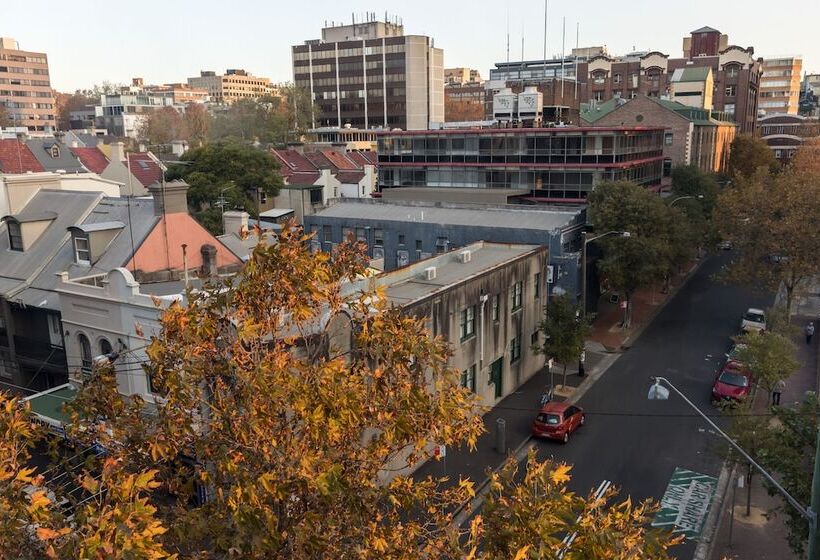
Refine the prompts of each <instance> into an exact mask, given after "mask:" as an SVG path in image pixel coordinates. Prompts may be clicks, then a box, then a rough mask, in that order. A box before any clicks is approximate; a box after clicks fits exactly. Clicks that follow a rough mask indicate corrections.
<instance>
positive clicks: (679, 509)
mask: <svg viewBox="0 0 820 560" xmlns="http://www.w3.org/2000/svg"><path fill="white" fill-rule="evenodd" d="M716 486H717V478H715V477H714V476H709V475H705V474H701V473H698V472H695V471H690V470H687V469H682V468H680V467H677V468H676V469H675V472H673V473H672V478H671V479H670V480H669V484H668V485H667V487H666V492H664V494H663V498H661V508H660V510H658V513H657V514H655V519H654V520H653V521H652V526H653V527H673V530H672V531H673V532H674V533H683V534H684V535H685V536H686V537H687V538H689V539H692V538H694V537H697V536H699V535H700V533H701V531H702V530H703V523H704V521H705V520H706V516H707V515H708V514H709V508H710V506H711V503H712V497H713V496H714V494H715V489H716Z"/></svg>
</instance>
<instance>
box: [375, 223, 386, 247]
mask: <svg viewBox="0 0 820 560" xmlns="http://www.w3.org/2000/svg"><path fill="white" fill-rule="evenodd" d="M373 246H375V247H384V230H383V229H381V228H374V229H373Z"/></svg>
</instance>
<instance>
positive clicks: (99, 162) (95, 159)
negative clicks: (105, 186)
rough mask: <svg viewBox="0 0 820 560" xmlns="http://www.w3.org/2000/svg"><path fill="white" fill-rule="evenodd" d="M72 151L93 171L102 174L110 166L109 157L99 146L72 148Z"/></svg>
mask: <svg viewBox="0 0 820 560" xmlns="http://www.w3.org/2000/svg"><path fill="white" fill-rule="evenodd" d="M71 153H72V154H74V155H75V156H77V158H78V159H79V160H80V163H82V164H83V165H84V166H85V168H86V169H88V170H89V171H91V172H92V173H97V174H100V173H102V172H103V171H105V168H106V167H108V158H107V157H105V154H104V153H102V152H101V151H100V150H98V149H97V148H71Z"/></svg>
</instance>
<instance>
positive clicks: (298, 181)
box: [286, 171, 319, 185]
mask: <svg viewBox="0 0 820 560" xmlns="http://www.w3.org/2000/svg"><path fill="white" fill-rule="evenodd" d="M318 180H319V173H318V172H316V171H314V172H312V173H310V172H304V171H300V172H298V173H291V174H290V175H289V176H287V178H286V183H287V184H288V185H312V184H314V183H315V182H316V181H318Z"/></svg>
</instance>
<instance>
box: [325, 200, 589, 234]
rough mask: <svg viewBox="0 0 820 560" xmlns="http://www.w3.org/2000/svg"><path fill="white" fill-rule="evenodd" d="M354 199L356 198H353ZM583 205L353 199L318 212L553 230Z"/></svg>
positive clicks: (346, 216) (568, 221)
mask: <svg viewBox="0 0 820 560" xmlns="http://www.w3.org/2000/svg"><path fill="white" fill-rule="evenodd" d="M354 200H355V201H354ZM583 211H584V208H583V206H580V205H579V206H570V207H561V208H558V207H553V208H543V207H535V206H523V205H512V204H508V205H499V206H494V207H493V206H490V207H487V206H484V205H479V204H448V203H430V204H429V205H426V204H418V203H403V202H398V201H395V202H394V201H390V202H383V201H379V200H368V199H351V200H342V199H339V200H338V201H337V202H334V203H332V204H331V205H330V206H329V207H328V208H325V209H324V210H322V211H320V212H317V213H316V214H315V216H317V217H321V218H341V219H349V220H378V221H383V222H418V223H429V224H437V225H442V226H445V225H450V226H482V227H500V228H516V229H537V230H544V231H553V230H557V229H560V228H563V227H565V226H567V225H569V224H571V223H572V222H573V220H575V219H576V217H577V216H578V214H580V213H581V212H583Z"/></svg>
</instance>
